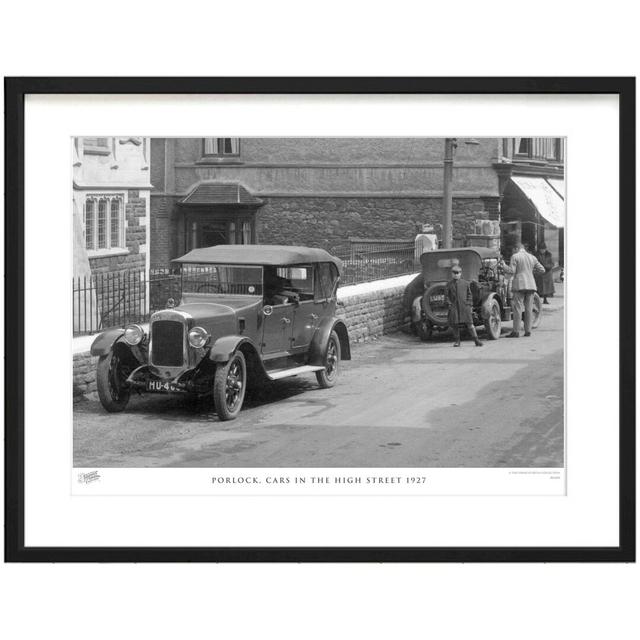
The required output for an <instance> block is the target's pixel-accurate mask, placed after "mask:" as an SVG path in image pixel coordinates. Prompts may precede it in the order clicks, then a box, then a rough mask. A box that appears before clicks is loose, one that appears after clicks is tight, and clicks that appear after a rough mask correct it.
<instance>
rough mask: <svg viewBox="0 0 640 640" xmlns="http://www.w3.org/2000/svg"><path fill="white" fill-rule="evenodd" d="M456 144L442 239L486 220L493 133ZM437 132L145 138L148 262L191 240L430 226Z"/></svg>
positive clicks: (340, 236)
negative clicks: (448, 226) (449, 212)
mask: <svg viewBox="0 0 640 640" xmlns="http://www.w3.org/2000/svg"><path fill="white" fill-rule="evenodd" d="M473 142H474V144H473V145H468V144H465V140H463V139H460V140H459V142H458V146H457V150H456V155H455V162H454V174H453V235H454V243H455V244H458V245H462V244H464V243H465V238H466V236H467V235H468V234H471V233H473V232H474V228H475V227H474V224H475V220H477V219H478V218H490V219H498V218H499V214H500V198H501V194H500V190H499V176H498V173H497V171H496V169H495V166H496V164H497V163H499V162H500V159H501V156H502V150H503V147H502V140H501V139H499V138H482V139H479V140H475V141H473ZM443 155H444V139H442V138H166V139H165V138H153V139H151V182H152V184H153V190H152V192H151V266H152V267H166V266H168V265H169V262H170V260H171V259H173V258H176V257H178V256H179V255H182V254H183V253H185V252H186V251H188V250H190V249H191V248H194V247H196V246H205V245H206V244H219V243H242V242H262V243H269V244H303V245H310V246H318V247H323V248H325V249H328V250H330V251H333V252H335V253H338V254H340V253H343V252H346V251H347V250H348V248H349V244H350V243H349V238H352V237H366V238H373V239H396V240H406V241H411V240H413V238H414V237H415V235H416V232H417V231H419V230H421V229H422V227H423V226H424V225H431V226H433V227H434V228H435V229H436V232H438V231H439V229H440V227H441V224H442V211H443V206H442V197H443Z"/></svg>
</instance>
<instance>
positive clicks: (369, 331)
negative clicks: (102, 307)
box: [73, 275, 414, 402]
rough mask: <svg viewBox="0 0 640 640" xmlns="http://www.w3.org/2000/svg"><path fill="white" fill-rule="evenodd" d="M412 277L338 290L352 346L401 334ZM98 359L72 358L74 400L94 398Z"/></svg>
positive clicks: (88, 357)
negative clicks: (406, 298) (407, 292)
mask: <svg viewBox="0 0 640 640" xmlns="http://www.w3.org/2000/svg"><path fill="white" fill-rule="evenodd" d="M413 278H414V275H405V276H399V277H397V278H390V279H389V280H378V281H376V282H368V283H364V284H359V285H352V286H349V287H343V288H342V289H339V290H338V298H339V299H340V300H341V301H342V302H343V303H344V307H339V310H338V316H339V317H342V318H343V319H344V320H345V322H346V324H347V327H348V329H349V337H350V340H351V344H352V345H354V344H357V343H359V342H365V341H367V340H371V339H372V338H377V337H379V336H381V335H383V334H385V333H393V332H395V331H400V330H401V329H402V328H403V327H404V326H406V323H407V321H408V316H407V315H406V309H405V305H404V304H403V296H404V292H405V289H406V286H407V284H409V282H410V281H411V280H412V279H413ZM97 361H98V358H95V357H92V356H91V355H90V354H89V353H88V352H83V353H77V354H74V356H73V400H74V402H76V401H78V400H80V399H81V398H82V397H87V398H88V399H90V400H96V399H97V393H96V382H95V374H96V364H97Z"/></svg>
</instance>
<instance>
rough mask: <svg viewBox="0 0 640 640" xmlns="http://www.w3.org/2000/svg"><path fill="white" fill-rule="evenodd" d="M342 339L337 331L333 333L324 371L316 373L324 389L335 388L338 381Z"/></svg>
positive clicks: (326, 354) (325, 355)
mask: <svg viewBox="0 0 640 640" xmlns="http://www.w3.org/2000/svg"><path fill="white" fill-rule="evenodd" d="M340 354H341V351H340V339H339V338H338V334H337V333H336V332H335V331H332V332H331V335H330V336H329V342H328V343H327V350H326V352H325V354H324V363H323V364H324V369H322V371H316V379H317V380H318V384H319V385H320V386H321V387H322V388H323V389H329V388H330V387H333V385H334V384H335V383H336V380H337V379H338V372H339V369H340Z"/></svg>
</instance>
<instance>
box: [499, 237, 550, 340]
mask: <svg viewBox="0 0 640 640" xmlns="http://www.w3.org/2000/svg"><path fill="white" fill-rule="evenodd" d="M502 267H503V269H504V271H505V273H510V274H513V280H512V283H511V290H512V292H513V297H512V299H511V311H512V313H513V331H512V332H511V333H509V334H507V336H506V337H507V338H519V337H520V320H521V318H522V312H523V310H524V335H525V337H527V338H528V337H529V336H530V335H531V324H532V321H533V294H534V293H535V292H536V281H535V277H534V273H540V274H542V273H545V271H546V269H545V268H544V267H543V266H542V265H541V264H540V262H539V261H538V258H536V257H535V256H534V255H532V254H530V253H529V252H528V251H527V250H526V248H525V246H524V245H523V244H522V243H520V244H519V245H518V250H517V251H516V252H515V253H514V254H513V255H512V256H511V262H510V263H509V266H507V265H506V264H504V263H503V264H502Z"/></svg>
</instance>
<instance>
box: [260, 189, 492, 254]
mask: <svg viewBox="0 0 640 640" xmlns="http://www.w3.org/2000/svg"><path fill="white" fill-rule="evenodd" d="M264 200H265V205H264V206H263V207H262V208H260V209H258V214H257V233H258V241H259V242H260V243H264V244H300V245H306V246H315V247H321V248H324V249H327V250H329V251H334V252H336V253H342V252H345V251H348V249H349V237H350V236H356V237H358V236H359V237H367V238H377V239H381V240H384V239H389V238H394V239H396V238H399V239H406V240H411V239H413V238H414V237H415V235H416V231H417V230H418V229H421V228H422V225H423V224H431V225H433V226H434V227H435V228H436V229H440V227H441V224H442V199H441V198H331V197H328V198H309V197H299V198H264ZM498 216H499V199H498V198H490V197H487V198H455V199H454V201H453V237H454V241H456V242H457V243H459V244H460V245H462V244H463V243H464V238H465V236H466V235H467V234H468V233H474V222H475V220H476V219H477V218H482V217H488V218H490V219H494V220H497V219H498Z"/></svg>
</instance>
